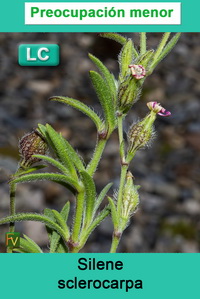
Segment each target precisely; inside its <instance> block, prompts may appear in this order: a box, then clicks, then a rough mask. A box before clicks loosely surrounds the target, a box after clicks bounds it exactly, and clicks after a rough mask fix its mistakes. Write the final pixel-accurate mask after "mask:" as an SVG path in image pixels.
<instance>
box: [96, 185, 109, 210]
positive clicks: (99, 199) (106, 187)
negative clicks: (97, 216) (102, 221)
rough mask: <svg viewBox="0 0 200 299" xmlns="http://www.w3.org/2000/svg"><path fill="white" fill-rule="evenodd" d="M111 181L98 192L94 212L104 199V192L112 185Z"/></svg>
mask: <svg viewBox="0 0 200 299" xmlns="http://www.w3.org/2000/svg"><path fill="white" fill-rule="evenodd" d="M112 185H113V183H109V184H107V185H106V186H105V187H104V188H103V190H102V191H101V193H100V194H99V196H98V197H97V200H96V202H95V207H94V210H95V212H96V211H97V209H98V208H99V206H100V204H101V203H102V201H103V200H104V198H105V196H106V194H107V193H108V191H109V190H110V188H111V187H112Z"/></svg>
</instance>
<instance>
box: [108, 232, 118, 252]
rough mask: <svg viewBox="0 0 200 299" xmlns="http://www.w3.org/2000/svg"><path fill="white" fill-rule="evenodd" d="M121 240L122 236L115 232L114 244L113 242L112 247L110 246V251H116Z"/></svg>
mask: <svg viewBox="0 0 200 299" xmlns="http://www.w3.org/2000/svg"><path fill="white" fill-rule="evenodd" d="M119 241H120V236H117V235H115V233H114V234H113V238H112V244H111V248H110V253H116V251H117V247H118V245H119Z"/></svg>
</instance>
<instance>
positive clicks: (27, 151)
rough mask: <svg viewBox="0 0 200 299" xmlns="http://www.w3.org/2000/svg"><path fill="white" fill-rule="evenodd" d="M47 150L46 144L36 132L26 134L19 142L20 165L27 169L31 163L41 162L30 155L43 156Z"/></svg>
mask: <svg viewBox="0 0 200 299" xmlns="http://www.w3.org/2000/svg"><path fill="white" fill-rule="evenodd" d="M46 150H47V144H46V142H45V140H44V139H43V137H42V136H41V135H40V133H39V132H38V131H37V130H34V131H33V132H31V133H28V134H26V135H25V136H24V137H22V139H21V140H20V142H19V151H20V154H21V156H22V161H21V163H20V165H21V166H22V167H29V166H31V165H32V164H33V163H36V162H39V161H41V159H38V158H36V157H32V155H44V154H45V153H46Z"/></svg>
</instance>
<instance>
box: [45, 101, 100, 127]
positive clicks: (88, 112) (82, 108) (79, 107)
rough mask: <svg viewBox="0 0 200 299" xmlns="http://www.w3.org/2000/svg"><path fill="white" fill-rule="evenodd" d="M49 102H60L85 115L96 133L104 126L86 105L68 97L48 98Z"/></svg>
mask: <svg viewBox="0 0 200 299" xmlns="http://www.w3.org/2000/svg"><path fill="white" fill-rule="evenodd" d="M50 100H51V101H56V102H61V103H64V104H67V105H69V106H71V107H73V108H75V109H77V110H80V111H81V112H83V113H84V114H86V115H87V116H88V117H89V118H90V119H91V120H92V121H93V122H94V123H95V125H96V127H97V131H101V130H102V129H103V128H104V124H103V122H102V120H101V119H100V118H99V116H98V115H97V114H96V113H95V112H94V111H93V110H92V109H91V108H89V107H88V106H87V105H85V104H83V103H82V102H80V101H78V100H75V99H72V98H68V97H60V96H55V97H52V98H50Z"/></svg>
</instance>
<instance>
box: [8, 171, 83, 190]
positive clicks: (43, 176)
mask: <svg viewBox="0 0 200 299" xmlns="http://www.w3.org/2000/svg"><path fill="white" fill-rule="evenodd" d="M41 180H48V181H53V182H56V183H59V184H64V185H65V186H66V187H67V188H68V184H69V185H70V186H71V187H73V188H74V189H76V190H77V191H79V190H80V186H79V184H78V182H77V181H75V180H74V179H72V178H71V177H69V176H67V175H63V174H56V173H47V172H45V173H36V174H28V175H24V176H21V177H18V178H15V179H14V180H12V182H13V183H16V184H17V183H26V182H31V181H41Z"/></svg>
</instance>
